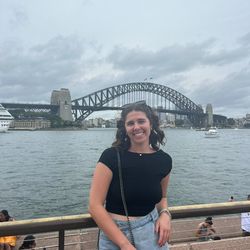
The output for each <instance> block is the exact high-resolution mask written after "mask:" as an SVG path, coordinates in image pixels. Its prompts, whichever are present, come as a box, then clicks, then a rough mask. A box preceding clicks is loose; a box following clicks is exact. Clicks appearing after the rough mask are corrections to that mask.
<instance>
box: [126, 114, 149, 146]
mask: <svg viewBox="0 0 250 250" xmlns="http://www.w3.org/2000/svg"><path fill="white" fill-rule="evenodd" d="M125 129H126V133H127V136H128V137H129V139H130V142H131V146H134V145H138V144H147V145H149V136H150V133H151V124H150V121H149V119H148V117H147V116H146V114H145V113H144V112H142V111H131V112H129V113H128V114H127V117H126V120H125Z"/></svg>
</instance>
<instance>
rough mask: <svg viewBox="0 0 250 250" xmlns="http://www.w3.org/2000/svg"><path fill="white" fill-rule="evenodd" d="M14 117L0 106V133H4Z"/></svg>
mask: <svg viewBox="0 0 250 250" xmlns="http://www.w3.org/2000/svg"><path fill="white" fill-rule="evenodd" d="M13 119H14V117H13V116H12V115H11V114H10V113H9V112H8V110H7V109H6V108H4V107H3V106H2V105H1V104H0V132H6V131H7V130H8V129H9V126H10V124H11V122H12V120H13Z"/></svg>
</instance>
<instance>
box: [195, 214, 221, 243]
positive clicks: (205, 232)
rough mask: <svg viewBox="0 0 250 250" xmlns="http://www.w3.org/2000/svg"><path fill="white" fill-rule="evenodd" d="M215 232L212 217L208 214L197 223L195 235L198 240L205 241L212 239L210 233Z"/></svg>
mask: <svg viewBox="0 0 250 250" xmlns="http://www.w3.org/2000/svg"><path fill="white" fill-rule="evenodd" d="M215 232H216V231H215V228H214V227H213V218H212V217H211V216H209V217H207V218H206V219H205V221H203V222H201V223H200V224H199V225H198V228H197V231H196V236H197V237H199V241H206V240H210V239H213V237H212V235H213V234H214V233H215Z"/></svg>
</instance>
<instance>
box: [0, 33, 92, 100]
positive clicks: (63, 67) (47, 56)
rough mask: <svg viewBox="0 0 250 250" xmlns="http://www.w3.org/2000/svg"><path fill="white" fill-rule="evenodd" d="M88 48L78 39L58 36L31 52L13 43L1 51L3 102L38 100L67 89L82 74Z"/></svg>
mask: <svg viewBox="0 0 250 250" xmlns="http://www.w3.org/2000/svg"><path fill="white" fill-rule="evenodd" d="M89 46H91V45H89V44H86V43H84V42H83V41H80V40H79V39H77V38H76V37H65V38H64V37H56V38H53V39H51V40H50V41H48V43H47V44H43V45H38V46H35V47H33V48H30V49H28V50H22V49H20V47H16V48H15V47H14V46H13V44H12V46H7V47H4V48H2V49H1V54H2V56H1V58H0V86H1V93H5V95H4V96H3V94H0V97H1V99H6V97H7V96H11V97H18V99H19V100H27V99H29V100H36V101H39V100H41V99H43V98H44V97H45V96H44V94H43V93H46V94H47V93H48V90H49V91H52V90H53V89H57V88H61V87H67V86H68V85H69V84H71V83H72V81H74V80H75V79H77V78H78V74H79V73H80V72H82V70H83V69H82V68H83V67H84V65H85V64H86V63H85V61H84V55H85V47H88V48H89ZM89 49H90V48H89ZM91 49H92V48H91ZM49 97H50V96H47V98H46V99H47V100H48V99H49Z"/></svg>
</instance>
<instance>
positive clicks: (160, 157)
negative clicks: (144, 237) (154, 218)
mask: <svg viewBox="0 0 250 250" xmlns="http://www.w3.org/2000/svg"><path fill="white" fill-rule="evenodd" d="M120 155H121V165H122V176H123V184H124V193H125V199H126V203H127V207H128V214H129V216H144V215H146V214H148V213H149V212H151V211H152V210H153V209H154V207H155V205H156V204H157V203H158V202H159V201H160V200H161V198H162V190H161V180H162V179H163V178H164V177H165V176H167V175H168V174H169V173H170V171H171V169H172V158H171V157H170V156H169V155H168V154H167V153H165V152H164V151H162V150H158V151H157V152H154V153H148V154H138V153H133V152H129V151H123V152H122V153H120ZM99 162H102V163H103V164H105V165H106V166H107V167H108V168H109V169H110V170H111V171H112V173H113V178H112V181H111V183H110V187H109V190H108V194H107V198H106V209H107V211H108V212H111V213H115V214H120V215H125V212H124V209H123V204H122V199H121V191H120V184H119V175H118V166H117V155H116V150H115V148H108V149H106V150H104V152H103V153H102V155H101V157H100V159H99Z"/></svg>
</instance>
